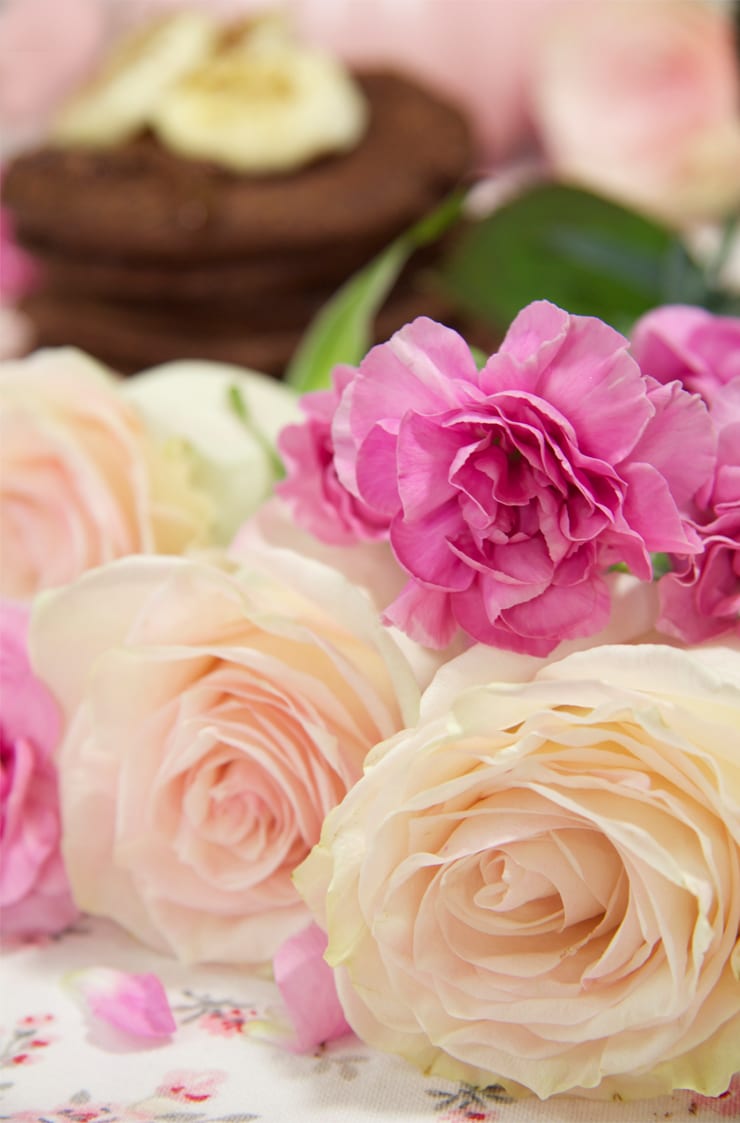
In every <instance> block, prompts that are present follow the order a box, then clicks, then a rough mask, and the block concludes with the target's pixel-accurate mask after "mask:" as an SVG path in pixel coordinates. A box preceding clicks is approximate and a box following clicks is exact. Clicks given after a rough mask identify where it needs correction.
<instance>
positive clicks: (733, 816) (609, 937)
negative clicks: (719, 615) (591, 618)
mask: <svg viewBox="0 0 740 1123" xmlns="http://www.w3.org/2000/svg"><path fill="white" fill-rule="evenodd" d="M504 679H506V681H504ZM466 684H467V685H466ZM739 743H740V650H739V649H738V648H734V649H731V648H724V649H723V648H719V649H716V650H714V651H712V650H704V651H695V652H687V651H683V650H678V649H674V648H670V647H662V646H660V645H646V646H616V647H601V648H593V649H591V650H589V651H587V652H583V653H579V654H575V655H571V656H569V657H567V658H565V659H564V660H562V661H559V662H555V663H552V664H550V665H546V664H545V665H542V663H541V662H538V661H537V660H533V659H531V658H528V657H526V658H525V657H522V656H509V657H506V658H504V657H503V656H502V655H501V654H499V653H497V652H493V651H492V650H491V649H487V648H480V647H479V648H472V649H470V650H469V651H468V652H466V653H465V654H464V655H462V656H461V657H460V658H459V660H457V661H453V662H452V663H449V664H448V665H447V666H446V667H445V668H443V669H442V670H441V671H440V672H439V674H438V676H437V679H436V680H435V681H434V682H433V683H432V685H431V686H430V687H429V688H428V690H427V692H426V693H425V695H424V698H423V699H422V713H421V720H420V722H419V724H418V725H417V726H415V727H414V728H411V729H408V730H405V731H403V732H401V733H399V734H398V735H397V736H396V737H394V738H392V739H391V740H390V741H388V742H387V743H386V744H384V745H380V746H378V747H377V748H376V750H375V751H374V752H373V753H372V754H371V757H370V758H369V759H368V762H367V765H366V771H365V775H364V776H363V778H362V780H360V781H359V783H358V784H357V785H356V786H355V787H354V788H353V789H352V790H351V791H350V793H349V794H348V795H347V797H346V798H345V800H344V801H343V802H342V804H341V805H340V806H339V807H338V808H337V809H336V810H335V811H333V812H332V813H331V814H330V815H329V817H328V819H327V821H326V823H325V826H324V829H323V831H322V837H321V842H320V844H319V846H318V847H317V848H316V849H315V850H314V851H313V853H312V854H311V856H310V857H309V858H308V859H307V861H306V862H305V863H304V864H303V865H302V866H301V867H300V868H299V870H298V871H297V873H296V881H297V884H298V886H299V888H300V889H301V892H302V893H303V894H304V895H305V897H306V899H307V900H308V902H309V903H310V905H311V907H312V910H313V911H314V914H315V916H316V917H317V919H318V920H319V923H320V924H321V926H322V927H323V928H324V929H325V930H327V931H328V937H329V944H328V952H327V959H328V962H329V963H330V964H331V965H332V966H333V967H334V968H335V976H336V981H337V985H338V991H339V996H340V1000H341V1002H342V1006H343V1008H344V1012H345V1015H346V1017H347V1020H348V1021H349V1023H350V1025H351V1026H352V1028H353V1029H354V1030H355V1032H356V1033H357V1034H358V1035H359V1036H360V1037H361V1038H363V1039H364V1040H365V1041H367V1042H368V1043H370V1044H371V1045H373V1046H375V1047H377V1048H379V1049H383V1050H385V1051H389V1052H393V1053H399V1054H401V1055H403V1056H405V1057H407V1058H409V1059H410V1060H411V1061H413V1062H414V1063H415V1064H417V1065H419V1066H420V1067H422V1068H423V1069H424V1070H425V1071H431V1072H437V1073H439V1074H441V1075H444V1076H445V1077H447V1078H451V1079H456V1080H458V1079H459V1080H464V1081H469V1082H472V1083H476V1084H477V1083H490V1082H491V1081H492V1080H496V1081H499V1080H503V1081H504V1083H505V1084H507V1085H509V1084H511V1085H512V1086H514V1087H519V1088H522V1087H523V1088H527V1089H530V1090H532V1091H534V1092H535V1093H536V1094H537V1095H539V1096H541V1097H546V1096H549V1095H551V1094H553V1093H557V1092H573V1091H578V1092H583V1091H585V1090H590V1091H591V1092H593V1091H594V1090H595V1092H596V1094H598V1095H600V1096H601V1095H603V1096H607V1095H609V1096H612V1095H614V1094H619V1095H620V1096H635V1097H643V1096H649V1095H655V1094H659V1093H662V1092H664V1091H667V1090H670V1089H672V1088H692V1089H694V1090H697V1091H700V1092H702V1093H704V1094H707V1095H718V1094H720V1093H723V1092H724V1091H725V1089H726V1088H727V1086H728V1084H729V1082H730V1079H731V1077H732V1075H733V1073H734V1072H735V1070H736V1069H737V1065H738V1059H739V1055H738V1041H739V1040H740V958H739V957H740V945H739V944H738V930H739V925H740V760H739V759H738V752H737V748H738V744H739Z"/></svg>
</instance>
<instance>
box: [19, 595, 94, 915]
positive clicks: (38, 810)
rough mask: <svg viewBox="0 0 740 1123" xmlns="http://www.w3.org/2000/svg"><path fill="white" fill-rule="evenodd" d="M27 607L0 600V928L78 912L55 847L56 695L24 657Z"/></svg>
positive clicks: (57, 838)
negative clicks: (51, 692)
mask: <svg viewBox="0 0 740 1123" xmlns="http://www.w3.org/2000/svg"><path fill="white" fill-rule="evenodd" d="M27 632H28V610H27V609H26V608H25V606H23V605H20V604H15V603H13V602H11V601H0V914H1V915H0V929H1V930H2V932H3V933H4V935H6V936H14V935H39V934H48V933H55V932H59V931H61V930H62V929H63V928H66V927H67V926H68V925H69V924H71V923H72V921H73V920H74V919H75V917H76V916H77V913H78V910H77V907H76V905H75V903H74V901H73V900H72V896H71V893H70V889H69V883H68V881H67V877H66V874H65V872H64V865H63V862H62V856H61V853H60V849H59V846H60V835H61V824H60V818H59V795H58V790H57V777H56V769H55V767H54V764H53V762H52V754H53V752H54V749H55V748H56V745H57V741H58V739H59V735H60V732H61V718H60V714H59V711H58V709H57V706H56V703H55V702H54V699H53V698H52V696H51V694H50V693H49V691H48V690H47V688H46V687H45V686H44V684H43V683H42V682H40V681H39V679H38V678H36V676H35V675H34V674H33V672H32V670H31V667H30V666H29V662H28V654H27V651H26V639H27Z"/></svg>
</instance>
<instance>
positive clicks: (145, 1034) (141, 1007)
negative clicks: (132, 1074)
mask: <svg viewBox="0 0 740 1123" xmlns="http://www.w3.org/2000/svg"><path fill="white" fill-rule="evenodd" d="M66 982H67V984H68V986H69V987H70V988H71V990H72V992H73V993H74V994H75V995H77V996H79V998H80V999H81V1000H82V1002H83V1004H84V1006H85V1007H86V1008H87V1009H88V1010H89V1012H90V1013H91V1014H92V1016H93V1017H94V1018H97V1019H99V1020H100V1021H103V1022H106V1023H107V1024H108V1025H111V1026H113V1027H114V1028H115V1029H119V1030H122V1031H123V1032H124V1033H127V1034H131V1035H132V1036H134V1037H142V1038H160V1037H171V1036H172V1034H173V1033H174V1032H175V1030H176V1029H177V1023H176V1022H175V1019H174V1016H173V1014H172V1010H171V1009H170V1004H169V1002H168V1000H167V995H166V993H165V989H164V987H163V986H162V983H161V982H160V980H159V979H158V978H157V976H156V975H152V974H151V973H145V974H133V973H132V972H130V971H118V970H116V969H114V968H113V967H86V968H84V969H83V970H81V971H73V972H72V973H71V974H70V975H69V976H67V979H66Z"/></svg>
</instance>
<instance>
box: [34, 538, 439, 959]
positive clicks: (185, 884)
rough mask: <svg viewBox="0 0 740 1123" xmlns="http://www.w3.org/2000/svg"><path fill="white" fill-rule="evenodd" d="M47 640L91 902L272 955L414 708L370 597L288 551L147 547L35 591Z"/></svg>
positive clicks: (200, 945)
mask: <svg viewBox="0 0 740 1123" xmlns="http://www.w3.org/2000/svg"><path fill="white" fill-rule="evenodd" d="M81 621H82V622H84V626H81V624H80V622H81ZM32 651H33V658H34V662H35V665H36V667H37V668H38V670H39V673H41V674H42V675H43V677H44V679H45V681H47V682H48V683H49V685H50V688H51V689H52V690H53V691H54V694H55V696H56V697H57V698H58V700H59V702H60V704H61V706H62V708H63V712H64V716H65V719H66V729H65V734H64V738H63V740H62V743H61V746H60V749H59V762H60V765H59V767H60V776H61V799H62V806H63V809H64V818H65V859H66V862H67V869H68V871H69V876H70V880H71V882H72V884H73V886H74V889H75V894H76V897H77V899H78V900H79V901H80V903H81V905H83V907H84V908H85V909H86V910H87V911H89V912H92V913H95V914H97V915H102V916H107V917H110V918H111V919H114V920H116V921H118V922H119V923H120V924H122V925H123V926H124V927H125V928H127V929H128V930H129V931H131V932H132V933H133V934H134V935H136V936H137V937H139V938H140V939H142V940H143V941H144V942H146V943H148V944H150V945H152V946H154V947H156V948H158V949H161V950H164V951H168V952H170V953H174V954H176V955H178V956H179V957H180V958H181V959H182V960H184V961H187V962H236V963H249V962H251V963H255V962H264V961H267V960H269V959H271V958H272V956H273V954H274V953H275V951H276V949H277V948H278V947H279V945H280V944H281V943H282V941H283V940H284V939H286V938H287V937H288V936H290V935H292V934H294V933H295V932H297V931H299V930H300V929H301V928H303V927H305V925H306V923H307V922H308V916H307V914H306V910H305V906H304V905H303V903H302V902H301V900H300V898H299V897H298V894H297V892H296V890H295V887H294V886H293V884H292V881H291V874H292V871H293V869H294V867H295V866H296V865H297V864H298V862H300V861H301V860H302V858H303V857H305V855H306V854H307V853H308V851H309V849H310V848H311V846H312V845H313V844H314V842H316V841H317V839H318V836H319V832H320V829H321V823H322V821H323V818H324V815H325V814H326V813H327V812H328V811H329V809H330V808H331V807H333V806H334V805H335V804H336V803H337V802H338V801H339V800H340V799H341V798H342V796H343V795H344V793H345V792H346V791H347V789H348V788H349V787H350V786H351V785H352V784H353V783H354V782H355V780H356V779H357V778H358V777H359V775H360V774H361V772H362V765H363V762H364V759H365V756H366V754H367V753H368V751H369V750H370V749H371V748H372V746H373V745H374V744H375V743H376V742H377V741H379V740H381V739H383V738H384V737H386V736H389V735H390V734H392V733H393V732H395V731H396V730H398V729H400V728H402V727H403V725H404V724H406V722H407V721H408V720H409V719H411V720H413V715H414V714H415V712H416V707H417V705H418V688H417V685H416V681H415V679H414V677H413V675H412V672H411V668H410V666H409V665H408V663H407V662H406V660H405V659H404V657H403V655H402V654H401V651H400V649H399V648H398V647H397V646H396V644H395V643H394V641H393V639H392V637H391V636H390V635H389V634H388V631H387V629H384V628H383V627H382V625H381V624H380V621H379V619H378V614H377V612H376V610H375V608H374V607H373V605H372V603H371V601H370V599H369V598H368V597H367V595H366V594H365V593H364V592H363V591H362V590H361V589H358V588H356V587H355V586H354V585H352V584H351V583H350V582H349V581H347V580H346V579H345V578H344V577H342V575H341V574H339V573H338V572H337V571H335V570H331V569H330V568H329V567H328V566H323V565H321V564H320V563H318V562H314V561H312V560H311V559H308V558H304V557H302V556H301V555H299V554H294V553H292V552H290V551H288V550H276V549H273V550H272V551H270V550H265V551H264V554H263V556H261V557H259V558H258V557H257V556H255V557H253V558H252V559H251V560H246V561H245V560H242V561H240V562H238V563H235V562H234V561H232V560H229V559H227V558H225V557H223V556H222V555H220V554H218V553H217V552H215V551H213V552H212V553H209V554H208V555H206V557H204V558H203V559H199V560H195V559H192V560H191V559H187V560H186V559H182V558H165V557H151V558H148V557H141V556H140V557H132V558H127V559H123V560H122V561H120V562H116V563H113V564H111V565H108V566H103V567H101V568H99V569H96V570H93V571H91V572H89V573H87V574H85V575H84V576H83V577H82V578H80V579H79V580H78V581H76V582H73V583H71V584H70V585H67V586H66V587H64V588H63V589H60V590H55V591H54V592H52V593H48V594H46V595H45V596H44V597H42V598H40V602H39V604H38V607H37V609H36V611H35V613H34V621H33V628H32ZM71 651H73V652H74V657H73V658H70V655H69V653H70V652H71ZM91 838H94V840H95V845H94V846H92V845H90V839H91Z"/></svg>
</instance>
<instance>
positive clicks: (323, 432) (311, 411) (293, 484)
mask: <svg viewBox="0 0 740 1123" xmlns="http://www.w3.org/2000/svg"><path fill="white" fill-rule="evenodd" d="M353 374H354V369H353V368H352V367H348V366H338V367H335V368H334V372H333V375H332V378H333V385H332V388H331V389H330V390H317V391H316V392H315V393H313V394H305V395H304V396H303V398H301V408H302V409H303V412H304V413H305V414H306V421H305V422H304V423H303V424H300V425H288V426H286V428H285V429H283V431H282V433H281V434H280V437H279V440H278V449H279V451H280V454H281V456H282V457H283V460H284V461H285V465H286V467H287V470H288V478H287V479H286V480H285V481H284V482H283V483H281V484H278V486H277V488H276V489H275V490H276V491H277V492H278V494H279V495H281V496H282V497H283V499H285V500H286V502H288V503H290V504H291V506H292V507H293V508H294V511H295V514H296V518H297V519H298V521H299V522H300V523H301V525H302V526H304V527H305V528H306V530H308V531H309V532H310V533H311V534H313V535H315V536H316V538H320V539H321V541H322V542H328V543H330V544H331V545H333V546H343V545H346V544H348V543H351V542H356V541H357V539H358V538H360V539H369V540H373V539H377V538H387V536H388V519H387V518H384V517H382V516H380V517H379V516H378V515H376V514H375V513H374V512H373V510H372V508H370V507H368V506H367V505H366V504H365V503H363V502H362V500H361V499H359V498H358V497H357V496H355V495H352V493H351V492H349V491H347V490H346V488H344V487H342V485H341V484H340V482H339V480H338V479H337V472H336V468H335V467H334V443H333V440H332V435H331V426H332V421H333V419H334V414H335V413H336V410H337V407H338V405H339V399H340V397H341V394H342V391H343V390H344V389H345V387H346V386H347V385H348V384H349V383H350V382H351V381H352V377H353Z"/></svg>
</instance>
